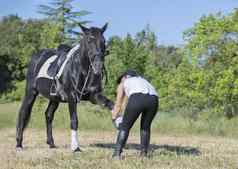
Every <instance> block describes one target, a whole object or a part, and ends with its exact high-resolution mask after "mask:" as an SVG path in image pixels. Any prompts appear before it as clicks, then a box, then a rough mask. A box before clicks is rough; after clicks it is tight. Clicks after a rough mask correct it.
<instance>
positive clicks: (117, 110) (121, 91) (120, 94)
mask: <svg viewBox="0 0 238 169" xmlns="http://www.w3.org/2000/svg"><path fill="white" fill-rule="evenodd" d="M124 97H125V92H124V88H123V83H120V84H119V85H118V87H117V97H116V102H115V105H114V108H113V110H112V119H116V118H117V116H118V114H119V113H120V111H121V108H122V104H123V100H124Z"/></svg>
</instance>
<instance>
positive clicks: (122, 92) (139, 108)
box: [112, 70, 158, 159]
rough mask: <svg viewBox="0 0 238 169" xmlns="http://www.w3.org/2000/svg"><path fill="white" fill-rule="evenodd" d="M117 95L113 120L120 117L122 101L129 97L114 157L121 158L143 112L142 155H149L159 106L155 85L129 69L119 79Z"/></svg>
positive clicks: (141, 126)
mask: <svg viewBox="0 0 238 169" xmlns="http://www.w3.org/2000/svg"><path fill="white" fill-rule="evenodd" d="M117 83H118V87H117V97H116V102H115V106H114V108H113V110H112V120H113V122H116V121H117V119H118V118H119V117H120V112H121V109H122V103H123V100H124V99H125V97H128V103H127V105H126V108H125V113H124V116H123V120H122V123H121V124H120V126H119V132H118V136H117V142H116V147H115V150H114V153H113V158H116V159H120V158H121V153H122V149H123V147H124V146H125V143H126V141H127V138H128V135H129V131H130V129H131V127H132V126H133V124H134V122H135V121H136V119H137V118H138V117H139V115H140V114H141V125H140V137H141V140H140V141H141V153H140V155H141V156H147V153H148V147H149V144H150V128H151V122H152V120H153V119H154V117H155V115H156V112H157V108H158V94H157V92H156V91H155V89H154V87H153V86H152V85H151V84H150V83H149V82H148V81H147V80H145V79H144V78H142V77H141V76H139V75H138V74H137V73H136V72H135V71H134V70H128V71H126V72H125V73H123V74H122V75H121V76H120V77H119V78H118V80H117Z"/></svg>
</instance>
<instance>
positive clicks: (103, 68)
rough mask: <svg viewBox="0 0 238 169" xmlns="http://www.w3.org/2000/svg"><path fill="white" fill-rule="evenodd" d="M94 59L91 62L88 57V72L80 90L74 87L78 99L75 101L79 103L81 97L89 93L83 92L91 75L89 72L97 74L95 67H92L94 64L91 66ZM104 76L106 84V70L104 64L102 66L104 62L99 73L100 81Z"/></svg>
mask: <svg viewBox="0 0 238 169" xmlns="http://www.w3.org/2000/svg"><path fill="white" fill-rule="evenodd" d="M104 55H105V53H104ZM96 56H97V55H96ZM95 58H96V57H94V59H93V60H92V59H91V57H90V56H88V59H89V68H88V71H87V75H86V78H85V80H84V84H83V87H82V89H81V90H78V88H77V86H76V87H75V89H76V92H77V93H78V94H79V98H78V97H77V100H78V101H80V100H81V99H82V96H83V95H86V94H88V93H89V91H85V89H86V87H87V82H88V79H89V76H90V74H91V71H93V73H94V74H96V73H97V71H96V68H95V66H94V64H93V63H94V61H95ZM104 75H106V83H107V70H106V67H105V64H104V62H103V67H102V71H101V73H100V77H101V79H100V80H102V79H103V76H104Z"/></svg>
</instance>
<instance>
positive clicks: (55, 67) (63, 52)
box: [47, 44, 71, 77]
mask: <svg viewBox="0 0 238 169" xmlns="http://www.w3.org/2000/svg"><path fill="white" fill-rule="evenodd" d="M70 50H71V47H70V46H68V45H65V44H61V45H59V46H58V48H57V50H56V55H57V56H58V57H57V58H56V59H55V60H54V62H52V63H51V65H50V66H49V69H48V70H47V74H48V75H49V76H51V77H55V76H56V74H57V73H58V71H59V69H60V67H61V66H62V64H63V63H64V61H65V59H66V56H67V53H68V52H69V51H70Z"/></svg>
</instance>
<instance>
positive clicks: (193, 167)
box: [0, 128, 238, 169]
mask: <svg viewBox="0 0 238 169" xmlns="http://www.w3.org/2000/svg"><path fill="white" fill-rule="evenodd" d="M0 135H1V137H0V155H1V156H0V168H1V169H60V168H62V169H64V168H67V169H75V168H80V169H86V168H88V169H99V168H101V169H104V168H110V169H118V168H127V169H134V168H135V169H142V168H143V169H144V168H150V169H160V168H161V169H236V168H237V167H238V141H237V140H235V139H231V138H229V139H228V138H222V137H205V136H199V137H198V136H179V137H176V136H165V135H160V134H158V133H155V132H153V136H152V140H151V143H152V148H153V153H152V157H151V158H150V159H141V158H139V157H138V150H137V148H138V140H139V137H138V134H137V133H133V134H132V135H130V137H129V140H128V145H127V148H126V149H125V151H124V155H125V159H124V160H122V161H115V160H112V159H111V154H112V150H113V149H112V147H113V143H114V139H115V136H116V133H115V132H110V131H107V132H106V131H83V132H82V131H80V132H79V135H80V144H81V148H82V150H83V152H81V153H75V154H73V153H72V152H71V151H70V145H69V143H70V131H67V130H59V129H56V130H55V131H54V135H55V142H56V144H57V146H58V148H57V149H49V148H48V146H47V145H46V144H45V138H46V137H45V132H44V131H43V130H42V129H37V130H36V129H27V130H26V132H25V140H24V145H25V148H24V150H23V151H21V152H16V150H15V147H14V146H15V130H14V129H12V128H10V129H2V130H0Z"/></svg>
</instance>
